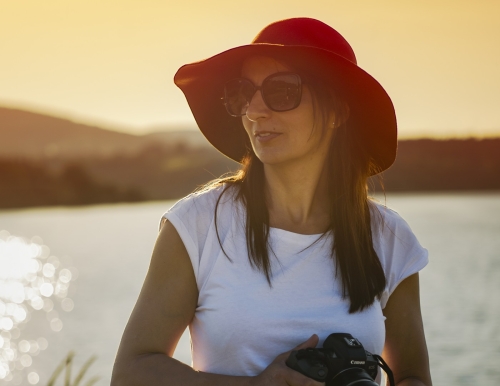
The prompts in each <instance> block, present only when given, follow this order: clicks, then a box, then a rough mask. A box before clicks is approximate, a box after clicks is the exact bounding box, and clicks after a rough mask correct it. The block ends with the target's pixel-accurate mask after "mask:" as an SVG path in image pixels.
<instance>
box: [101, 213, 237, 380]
mask: <svg viewBox="0 0 500 386" xmlns="http://www.w3.org/2000/svg"><path fill="white" fill-rule="evenodd" d="M197 301H198V288H197V285H196V280H195V277H194V272H193V267H192V264H191V261H190V259H189V256H188V254H187V251H186V248H185V247H184V244H183V242H182V240H181V238H180V237H179V235H178V233H177V231H176V230H175V228H174V227H173V225H172V224H171V223H170V222H168V221H167V222H165V223H164V224H163V226H162V228H161V230H160V233H159V235H158V239H157V241H156V245H155V248H154V251H153V255H152V258H151V263H150V266H149V270H148V273H147V276H146V279H145V281H144V284H143V287H142V290H141V293H140V295H139V298H138V300H137V303H136V305H135V307H134V310H133V311H132V315H131V316H130V319H129V321H128V323H127V326H126V328H125V331H124V333H123V337H122V340H121V343H120V347H119V349H118V354H117V357H116V360H115V364H114V367H113V376H112V380H111V384H112V385H115V386H125V385H149V386H154V385H166V384H168V385H172V386H174V385H197V384H200V385H201V384H203V385H212V384H213V385H220V384H224V383H225V382H224V380H223V379H220V376H216V375H213V376H212V374H204V376H202V375H201V374H200V373H197V372H195V371H194V370H193V369H192V368H191V367H190V366H187V365H185V364H183V363H181V362H179V361H177V360H175V359H173V358H172V355H173V354H174V350H175V347H176V346H177V343H178V341H179V339H180V337H181V335H182V333H183V332H184V330H185V329H186V327H187V325H188V324H189V323H190V321H191V320H192V318H193V315H194V312H195V308H196V304H197ZM244 381H246V380H245V379H244V378H241V379H240V380H238V379H231V382H230V383H231V384H234V385H238V384H240V383H241V384H244V383H245V382H244Z"/></svg>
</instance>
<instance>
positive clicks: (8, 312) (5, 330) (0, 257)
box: [0, 230, 78, 385]
mask: <svg viewBox="0 0 500 386" xmlns="http://www.w3.org/2000/svg"><path fill="white" fill-rule="evenodd" d="M77 274H78V272H77V270H76V269H75V268H72V267H70V268H64V267H62V264H61V262H60V260H59V259H58V258H57V257H56V256H52V255H50V249H49V247H48V246H46V245H44V244H43V240H42V239H41V238H40V237H38V236H35V237H34V238H32V239H31V240H29V241H28V240H26V239H23V238H21V237H16V236H13V235H11V234H10V233H9V232H7V231H5V230H4V231H0V380H2V381H8V382H10V381H12V383H13V384H16V385H19V384H22V383H23V384H25V383H26V382H23V381H24V380H27V381H28V382H29V384H32V385H35V384H37V383H38V382H39V380H40V377H39V375H38V373H37V372H36V371H33V370H32V369H30V367H31V366H32V365H33V357H34V356H37V355H38V354H39V353H40V352H41V351H43V350H45V349H47V347H48V341H47V339H46V338H45V337H43V336H42V337H38V338H37V339H27V338H26V337H24V336H22V335H23V334H22V330H23V327H24V326H25V324H26V323H29V321H30V320H31V314H32V313H33V312H36V311H40V312H45V315H46V318H47V321H48V325H49V326H50V328H51V329H52V331H54V332H58V331H61V330H62V328H63V322H62V320H61V318H60V315H59V312H58V310H57V309H60V310H62V311H63V312H70V311H72V310H73V308H74V303H73V300H71V299H70V298H68V297H67V295H68V289H69V286H70V284H71V282H72V281H74V280H75V279H76V277H77ZM29 370H31V371H29Z"/></svg>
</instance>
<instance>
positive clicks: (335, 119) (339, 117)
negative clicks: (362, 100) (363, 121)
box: [331, 102, 350, 128]
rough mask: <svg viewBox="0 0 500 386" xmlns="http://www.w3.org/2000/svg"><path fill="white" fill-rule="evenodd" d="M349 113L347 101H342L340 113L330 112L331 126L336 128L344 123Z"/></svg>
mask: <svg viewBox="0 0 500 386" xmlns="http://www.w3.org/2000/svg"><path fill="white" fill-rule="evenodd" d="M349 115H350V109H349V105H348V104H347V102H343V103H342V109H341V110H340V114H338V113H337V114H335V113H333V112H332V113H331V117H332V120H331V123H332V124H333V127H334V128H337V127H339V126H340V125H342V124H344V123H346V122H347V120H348V119H349Z"/></svg>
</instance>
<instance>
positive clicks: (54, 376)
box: [47, 351, 75, 386]
mask: <svg viewBox="0 0 500 386" xmlns="http://www.w3.org/2000/svg"><path fill="white" fill-rule="evenodd" d="M74 356H75V353H74V352H73V351H70V352H69V353H68V355H67V356H66V358H64V359H63V361H62V362H61V363H60V364H59V366H57V368H56V369H55V370H54V372H53V373H52V375H51V377H50V379H49V381H48V383H47V386H54V385H55V382H56V381H57V378H58V377H59V375H60V374H61V373H62V372H63V370H64V368H67V366H71V362H72V361H73V357H74Z"/></svg>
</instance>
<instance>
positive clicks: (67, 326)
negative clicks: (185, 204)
mask: <svg viewBox="0 0 500 386" xmlns="http://www.w3.org/2000/svg"><path fill="white" fill-rule="evenodd" d="M172 203H173V202H172V201H165V202H153V203H144V204H132V205H128V204H127V205H105V206H92V207H83V208H51V209H30V210H16V211H3V212H0V231H1V230H6V231H8V232H10V234H11V235H16V236H22V237H25V238H27V239H28V240H29V239H31V238H32V237H34V236H39V237H40V238H41V239H43V244H45V245H47V246H48V247H49V248H50V255H54V256H56V257H58V258H59V260H60V261H61V264H62V265H64V266H67V267H70V268H71V269H72V272H73V274H75V273H76V271H78V278H77V280H76V281H74V282H71V286H70V288H69V291H68V295H67V297H68V298H71V299H72V300H73V301H74V309H73V310H72V311H71V312H64V311H59V313H58V314H57V315H58V317H59V319H60V320H61V321H62V323H63V328H62V330H61V331H59V332H54V331H52V330H51V328H50V323H49V321H48V320H47V318H46V317H45V314H46V313H45V312H44V311H37V312H34V313H33V316H32V318H31V320H30V321H29V322H27V323H26V325H25V327H24V328H23V329H22V330H21V332H20V333H21V337H20V338H19V339H18V340H20V339H27V340H30V339H37V338H40V337H45V338H46V340H47V341H48V347H47V348H46V349H45V350H42V351H40V352H39V354H38V355H35V354H36V353H35V354H34V355H33V356H32V357H33V360H32V362H33V363H32V364H31V365H30V366H28V367H27V368H25V369H24V370H16V372H17V374H18V375H17V378H15V379H14V380H12V381H10V382H6V381H1V380H0V384H6V385H11V384H15V383H17V384H19V383H20V382H22V384H23V385H25V384H26V385H29V383H28V381H27V380H26V378H25V377H26V375H27V374H28V373H30V372H36V373H37V374H38V375H39V377H40V379H39V382H38V384H40V385H44V384H46V382H47V380H48V377H49V376H50V374H51V373H52V372H53V370H54V369H55V368H56V366H57V365H58V364H59V362H60V361H61V360H62V359H63V358H64V357H65V356H66V354H67V353H68V352H69V351H70V350H74V351H75V352H76V357H75V361H74V365H75V366H74V367H73V376H74V375H75V374H76V372H77V369H79V368H80V366H81V365H82V364H83V363H84V362H85V361H86V360H87V359H88V358H89V357H90V356H91V355H94V354H96V355H97V356H98V359H97V361H96V362H95V363H94V364H93V365H92V366H91V367H90V369H89V371H88V373H87V375H86V378H85V379H88V378H90V377H91V376H94V375H98V376H100V377H101V379H100V380H99V381H98V382H97V385H109V382H110V379H111V369H112V366H113V361H114V357H115V354H116V350H117V348H118V344H119V341H120V338H121V335H122V332H123V329H124V327H125V324H126V322H127V320H128V317H129V315H130V312H131V311H132V308H133V306H134V304H135V301H136V299H137V296H138V293H139V291H140V288H141V285H142V282H143V280H144V277H145V275H146V272H147V269H148V265H149V259H150V255H151V252H152V248H153V244H154V241H155V238H156V234H157V227H158V221H159V218H160V216H161V215H162V213H163V212H164V211H165V210H166V209H168V208H169V207H170V206H171V205H172ZM387 205H388V206H389V207H392V208H393V209H395V210H396V211H398V212H399V213H400V214H401V215H402V216H403V217H404V218H405V219H406V220H407V221H408V223H409V224H410V226H411V227H412V229H413V230H414V232H415V233H416V235H417V237H418V238H419V240H420V242H421V244H422V245H424V246H425V247H426V248H427V249H428V250H429V253H430V264H429V265H428V266H427V267H426V268H425V269H424V270H423V271H422V272H421V302H422V313H423V318H424V324H425V333H426V337H427V344H428V348H429V355H430V361H431V372H432V376H433V381H434V384H435V385H443V386H445V385H450V386H451V385H475V386H477V385H481V386H489V385H492V386H493V385H497V384H499V383H500V366H499V365H498V362H499V360H500V193H492V194H458V193H457V194H418V195H417V194H392V195H388V196H387ZM4 235H5V233H4ZM35 241H38V242H41V241H40V239H35ZM75 268H76V270H75ZM53 317H54V314H53V311H52V316H49V319H50V318H53ZM56 329H57V328H56ZM408 349H411V347H409V348H408ZM0 350H1V349H0ZM189 350H190V348H189V338H188V336H187V334H185V335H184V336H183V337H182V339H181V342H180V344H179V346H178V348H177V351H176V353H175V356H176V358H178V359H180V360H182V361H184V362H187V363H190V352H189ZM22 377H24V378H22ZM14 381H16V382H14ZM2 382H3V383H2Z"/></svg>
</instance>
